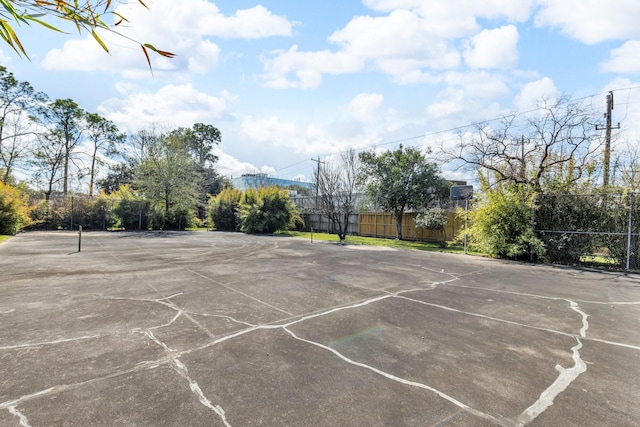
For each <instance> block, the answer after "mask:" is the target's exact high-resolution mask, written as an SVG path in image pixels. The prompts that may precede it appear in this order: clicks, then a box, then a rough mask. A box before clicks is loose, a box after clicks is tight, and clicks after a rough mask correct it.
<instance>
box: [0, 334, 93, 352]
mask: <svg viewBox="0 0 640 427" xmlns="http://www.w3.org/2000/svg"><path fill="white" fill-rule="evenodd" d="M100 337H101V335H87V336H83V337H75V338H63V339H59V340H54V341H41V342H34V343H24V344H16V345H7V346H2V347H0V350H15V349H18V348H30V347H42V346H45V345H56V344H65V343H69V342H74V341H83V340H90V339H95V338H100Z"/></svg>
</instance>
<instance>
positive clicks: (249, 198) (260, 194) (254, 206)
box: [238, 187, 301, 233]
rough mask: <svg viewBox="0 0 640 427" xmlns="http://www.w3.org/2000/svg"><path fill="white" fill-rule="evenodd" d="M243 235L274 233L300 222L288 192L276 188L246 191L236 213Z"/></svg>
mask: <svg viewBox="0 0 640 427" xmlns="http://www.w3.org/2000/svg"><path fill="white" fill-rule="evenodd" d="M238 217H239V219H240V230H241V231H243V232H244V233H275V232H276V231H278V230H286V229H289V228H291V227H293V226H295V223H296V222H299V221H301V219H300V216H299V215H298V210H297V208H296V205H295V203H293V202H292V201H291V199H290V198H289V192H288V191H287V190H284V189H282V188H278V187H261V188H259V189H248V190H247V191H246V192H245V194H244V197H243V200H242V203H241V205H240V209H239V211H238Z"/></svg>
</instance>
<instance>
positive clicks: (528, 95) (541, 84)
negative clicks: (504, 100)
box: [513, 77, 561, 112]
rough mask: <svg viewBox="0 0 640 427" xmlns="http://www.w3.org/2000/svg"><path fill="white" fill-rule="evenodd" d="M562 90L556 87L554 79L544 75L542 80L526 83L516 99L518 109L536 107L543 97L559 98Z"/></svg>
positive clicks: (527, 109)
mask: <svg viewBox="0 0 640 427" xmlns="http://www.w3.org/2000/svg"><path fill="white" fill-rule="evenodd" d="M560 95H561V94H560V90H559V89H558V88H557V87H556V85H555V83H554V82H553V80H551V79H550V78H548V77H544V78H542V79H540V80H536V81H534V82H530V83H527V84H525V85H524V86H523V87H522V89H520V93H518V95H516V97H515V99H514V102H513V103H514V106H515V108H516V111H520V112H525V111H529V110H531V109H534V108H536V107H537V106H538V104H539V102H540V101H541V100H543V99H549V100H553V99H558V97H559V96H560Z"/></svg>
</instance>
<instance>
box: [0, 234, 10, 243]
mask: <svg viewBox="0 0 640 427" xmlns="http://www.w3.org/2000/svg"><path fill="white" fill-rule="evenodd" d="M11 237H12V236H3V235H0V243H2V242H6V241H7V240H9V239H10V238H11Z"/></svg>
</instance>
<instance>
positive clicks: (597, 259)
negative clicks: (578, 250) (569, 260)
mask: <svg viewBox="0 0 640 427" xmlns="http://www.w3.org/2000/svg"><path fill="white" fill-rule="evenodd" d="M580 262H582V263H585V264H601V265H617V264H618V261H617V260H616V259H615V258H611V257H608V256H602V255H583V256H581V257H580Z"/></svg>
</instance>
